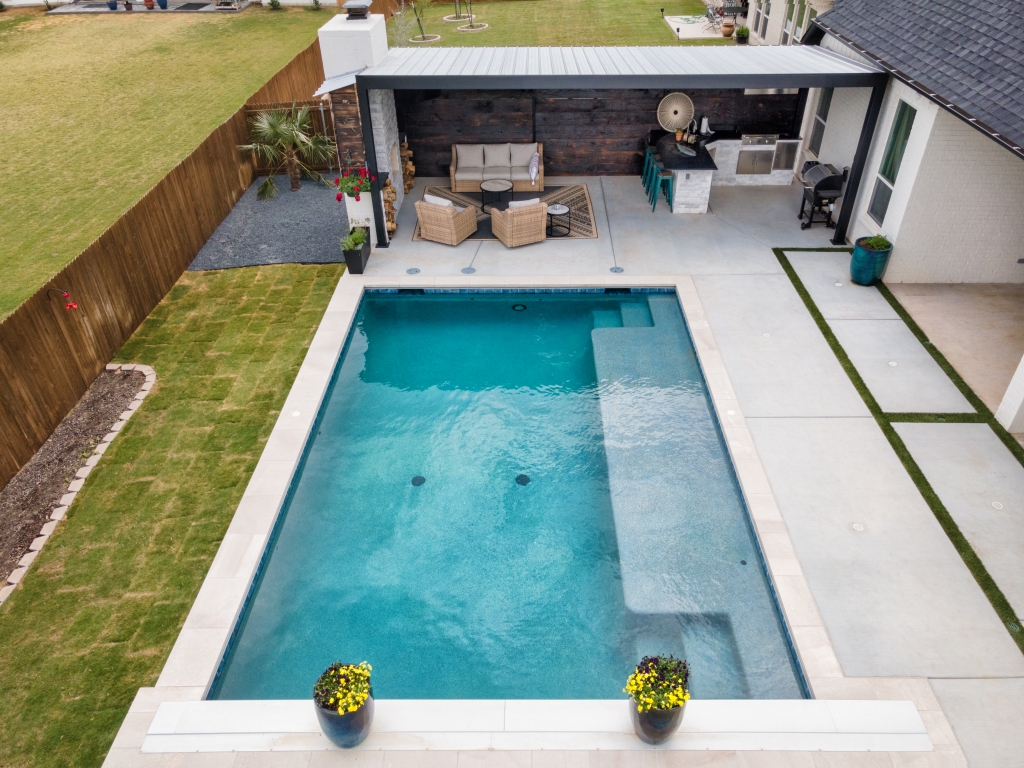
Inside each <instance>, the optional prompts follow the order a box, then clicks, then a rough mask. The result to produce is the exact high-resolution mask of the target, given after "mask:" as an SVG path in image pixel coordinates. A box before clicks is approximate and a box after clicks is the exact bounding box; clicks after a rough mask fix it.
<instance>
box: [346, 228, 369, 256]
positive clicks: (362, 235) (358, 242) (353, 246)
mask: <svg viewBox="0 0 1024 768" xmlns="http://www.w3.org/2000/svg"><path fill="white" fill-rule="evenodd" d="M365 242H366V228H365V227H353V228H352V231H351V232H349V233H348V237H345V238H342V241H341V250H343V251H357V250H359V248H360V246H362V245H363V243H365Z"/></svg>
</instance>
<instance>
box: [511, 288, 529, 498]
mask: <svg viewBox="0 0 1024 768" xmlns="http://www.w3.org/2000/svg"><path fill="white" fill-rule="evenodd" d="M512 309H513V310H515V311H516V312H522V311H523V310H524V309H526V305H525V304H513V305H512ZM520 477H522V475H520ZM527 482H529V481H527Z"/></svg>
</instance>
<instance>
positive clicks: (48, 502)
mask: <svg viewBox="0 0 1024 768" xmlns="http://www.w3.org/2000/svg"><path fill="white" fill-rule="evenodd" d="M145 380H146V377H145V376H144V375H143V374H142V373H140V372H138V371H103V372H102V373H100V375H99V376H97V377H96V380H95V381H94V382H93V383H92V386H91V387H89V390H88V391H87V392H86V393H85V394H84V395H83V396H82V399H81V400H79V401H78V404H77V405H76V406H75V407H74V409H73V410H72V411H71V413H69V414H68V415H67V416H66V417H65V418H64V421H62V422H61V423H60V425H59V426H58V427H57V429H55V430H54V432H53V434H52V435H50V437H49V438H48V439H47V441H46V442H45V443H43V447H42V448H40V449H39V450H38V451H37V452H36V455H35V456H33V457H32V458H31V459H29V462H28V464H26V465H25V466H24V467H22V468H21V471H20V472H19V473H18V474H17V475H15V476H14V477H13V478H11V481H10V482H9V483H7V485H6V486H5V487H4V488H3V489H2V490H0V583H2V581H3V579H5V578H6V577H7V574H9V573H10V572H11V571H12V570H14V568H15V567H16V566H17V564H18V560H20V559H21V557H22V555H24V554H25V552H27V551H28V547H29V544H31V543H32V539H34V538H35V537H36V536H38V535H39V529H40V528H42V527H43V525H44V524H45V523H46V522H47V521H48V520H49V519H50V513H51V512H53V510H54V508H55V507H57V506H58V504H57V502H59V501H60V497H61V496H63V495H64V494H65V493H66V492H67V487H68V483H70V482H71V481H72V479H74V477H75V473H76V472H77V471H78V470H79V468H80V467H81V466H82V465H83V464H84V463H85V460H86V459H87V458H89V456H90V455H91V454H92V452H93V449H94V448H95V447H96V445H97V444H98V443H99V442H100V440H102V439H103V436H104V435H105V434H107V432H108V431H109V430H110V425H111V424H113V423H114V422H115V421H117V420H118V417H119V416H120V415H121V413H122V412H123V411H124V410H125V409H126V408H127V407H128V404H129V403H130V402H131V401H132V400H133V399H135V393H136V392H138V391H139V388H140V387H141V386H142V384H143V382H144V381H145Z"/></svg>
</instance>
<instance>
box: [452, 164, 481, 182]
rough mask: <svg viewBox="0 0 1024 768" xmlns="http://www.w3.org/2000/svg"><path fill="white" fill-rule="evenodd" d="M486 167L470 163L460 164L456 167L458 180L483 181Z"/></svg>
mask: <svg viewBox="0 0 1024 768" xmlns="http://www.w3.org/2000/svg"><path fill="white" fill-rule="evenodd" d="M483 178H484V169H483V168H480V167H479V166H477V167H475V168H474V167H472V166H468V165H465V166H464V165H460V166H458V167H457V168H456V169H455V180H456V181H483Z"/></svg>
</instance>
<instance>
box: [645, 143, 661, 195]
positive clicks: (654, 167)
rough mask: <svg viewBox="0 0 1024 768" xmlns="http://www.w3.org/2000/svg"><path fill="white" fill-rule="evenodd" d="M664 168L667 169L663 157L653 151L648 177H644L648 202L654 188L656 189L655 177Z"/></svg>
mask: <svg viewBox="0 0 1024 768" xmlns="http://www.w3.org/2000/svg"><path fill="white" fill-rule="evenodd" d="M664 170H665V166H664V164H663V163H662V162H661V159H660V158H659V157H658V155H657V153H654V152H652V153H651V164H650V166H649V167H648V168H647V175H646V177H645V179H644V191H646V192H647V200H648V202H649V201H650V199H651V192H652V190H653V189H654V186H655V177H656V176H657V175H658V174H659V173H661V172H662V171H664Z"/></svg>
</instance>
